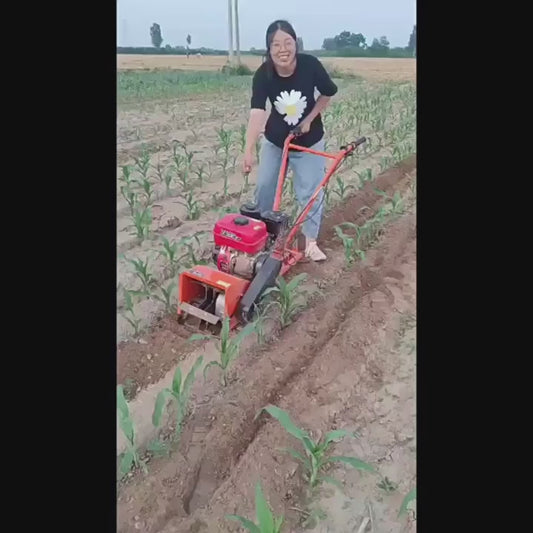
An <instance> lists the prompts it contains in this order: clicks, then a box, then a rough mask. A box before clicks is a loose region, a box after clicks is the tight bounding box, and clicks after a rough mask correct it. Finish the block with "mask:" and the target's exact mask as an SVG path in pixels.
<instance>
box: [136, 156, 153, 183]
mask: <svg viewBox="0 0 533 533" xmlns="http://www.w3.org/2000/svg"><path fill="white" fill-rule="evenodd" d="M133 160H134V161H135V166H136V167H137V169H138V171H139V173H140V174H141V176H142V177H143V179H144V180H147V179H148V171H149V170H150V154H149V153H148V152H147V151H145V150H144V149H143V152H142V154H141V155H140V156H139V157H134V158H133Z"/></svg>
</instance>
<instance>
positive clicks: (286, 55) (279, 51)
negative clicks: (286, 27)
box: [270, 30, 296, 67]
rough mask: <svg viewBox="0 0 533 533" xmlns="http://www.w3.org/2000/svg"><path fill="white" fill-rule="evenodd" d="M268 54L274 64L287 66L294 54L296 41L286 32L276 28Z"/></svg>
mask: <svg viewBox="0 0 533 533" xmlns="http://www.w3.org/2000/svg"><path fill="white" fill-rule="evenodd" d="M270 56H271V57H272V61H273V62H274V63H275V64H276V65H279V66H280V67H287V66H289V65H290V64H291V63H292V62H293V61H294V58H295V56H296V41H295V40H294V39H293V38H292V37H291V36H290V35H289V34H288V33H285V32H284V31H282V30H278V31H277V32H276V33H275V34H274V38H273V39H272V43H271V44H270Z"/></svg>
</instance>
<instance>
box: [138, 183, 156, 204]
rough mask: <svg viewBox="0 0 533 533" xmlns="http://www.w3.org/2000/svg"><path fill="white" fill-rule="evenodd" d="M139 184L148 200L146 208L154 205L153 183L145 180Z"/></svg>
mask: <svg viewBox="0 0 533 533" xmlns="http://www.w3.org/2000/svg"><path fill="white" fill-rule="evenodd" d="M138 183H139V185H140V187H141V189H142V190H143V192H144V196H145V198H146V199H145V201H144V206H145V207H148V206H150V205H151V204H152V203H153V201H152V195H153V194H154V188H153V185H152V182H151V181H150V180H149V179H147V178H143V180H142V181H138Z"/></svg>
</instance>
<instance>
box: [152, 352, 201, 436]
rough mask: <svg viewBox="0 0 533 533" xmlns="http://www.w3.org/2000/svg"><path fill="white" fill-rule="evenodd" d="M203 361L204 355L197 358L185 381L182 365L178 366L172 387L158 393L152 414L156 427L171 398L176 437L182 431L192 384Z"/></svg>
mask: <svg viewBox="0 0 533 533" xmlns="http://www.w3.org/2000/svg"><path fill="white" fill-rule="evenodd" d="M202 362H203V356H200V357H198V359H196V361H195V363H194V365H193V366H192V368H191V370H190V371H189V373H188V374H187V377H186V378H185V381H183V378H182V374H181V369H180V367H178V368H176V371H175V372H174V378H173V379H172V386H171V388H170V389H169V388H164V389H163V390H162V391H161V392H160V393H159V394H158V395H157V398H156V400H155V406H154V412H153V414H152V424H153V425H154V427H156V428H158V427H159V425H160V424H161V416H162V415H163V410H164V409H165V407H166V406H167V404H168V401H169V400H171V401H172V402H174V403H175V407H176V420H175V422H176V427H175V430H174V437H175V438H178V437H179V435H180V433H181V428H182V425H183V421H184V419H185V416H186V414H187V407H188V403H189V396H190V395H191V389H192V385H193V383H194V378H195V375H196V372H197V371H198V369H199V368H200V366H201V365H202Z"/></svg>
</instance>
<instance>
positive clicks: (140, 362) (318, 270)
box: [117, 156, 416, 399]
mask: <svg viewBox="0 0 533 533" xmlns="http://www.w3.org/2000/svg"><path fill="white" fill-rule="evenodd" d="M415 163H416V156H411V157H409V158H408V159H406V160H405V161H404V162H403V163H401V164H399V165H397V166H395V167H392V168H390V169H388V170H386V171H385V172H383V173H382V174H380V175H379V176H378V177H377V178H376V179H375V180H373V181H372V182H368V183H366V184H365V186H364V188H362V189H361V190H359V191H358V192H357V193H356V194H354V195H353V196H351V197H349V198H348V199H347V201H346V202H344V203H343V204H342V205H340V206H339V207H338V208H336V209H335V210H333V211H332V212H330V213H329V214H328V215H327V216H326V217H325V218H324V221H323V225H322V229H321V235H320V240H319V245H320V246H321V247H323V248H324V250H325V251H326V253H330V252H334V251H336V250H340V249H342V243H341V241H340V240H339V239H337V238H336V237H335V230H334V227H335V226H336V225H337V224H339V223H341V222H345V221H350V222H358V223H364V221H365V220H367V219H369V218H370V217H371V216H372V215H373V213H374V212H375V210H376V209H377V208H378V207H379V205H381V204H382V203H383V197H382V196H381V195H379V194H378V193H377V192H376V191H375V189H379V190H381V191H384V192H385V193H387V194H388V195H389V196H393V195H394V193H395V192H396V191H400V192H402V191H403V190H404V189H405V188H406V187H407V186H408V185H409V184H410V183H411V178H412V174H413V172H414V168H415ZM365 207H368V208H370V209H363V208H365ZM330 264H331V263H324V264H311V263H306V264H303V265H298V266H297V267H296V268H295V269H294V270H293V271H292V272H291V275H294V274H296V273H298V272H301V271H305V272H307V273H308V274H309V276H310V277H311V278H314V279H317V280H320V279H327V278H328V277H329V276H331V275H332V274H333V273H332V272H329V268H330ZM189 336H190V331H188V330H186V329H185V328H183V327H181V326H179V325H178V323H177V321H176V318H175V317H173V316H165V317H163V318H161V319H159V320H158V321H157V322H156V324H155V326H154V327H153V328H152V329H151V331H149V332H147V333H145V334H144V335H142V337H141V339H140V342H139V341H138V340H130V341H124V342H122V343H120V344H119V345H118V348H117V384H123V385H124V387H125V390H126V393H127V394H128V397H129V398H130V399H133V398H134V397H135V396H136V395H137V394H138V392H140V391H141V390H143V389H145V388H146V387H147V386H148V385H149V384H153V383H157V382H159V381H160V380H161V379H162V378H163V376H164V375H165V374H166V373H167V372H168V371H169V370H171V369H172V368H173V367H174V366H175V365H176V364H178V363H179V362H180V361H181V360H183V359H184V358H185V357H186V356H187V354H189V353H190V352H191V351H192V347H191V346H190V345H189V344H187V342H186V340H187V338H188V337H189Z"/></svg>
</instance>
